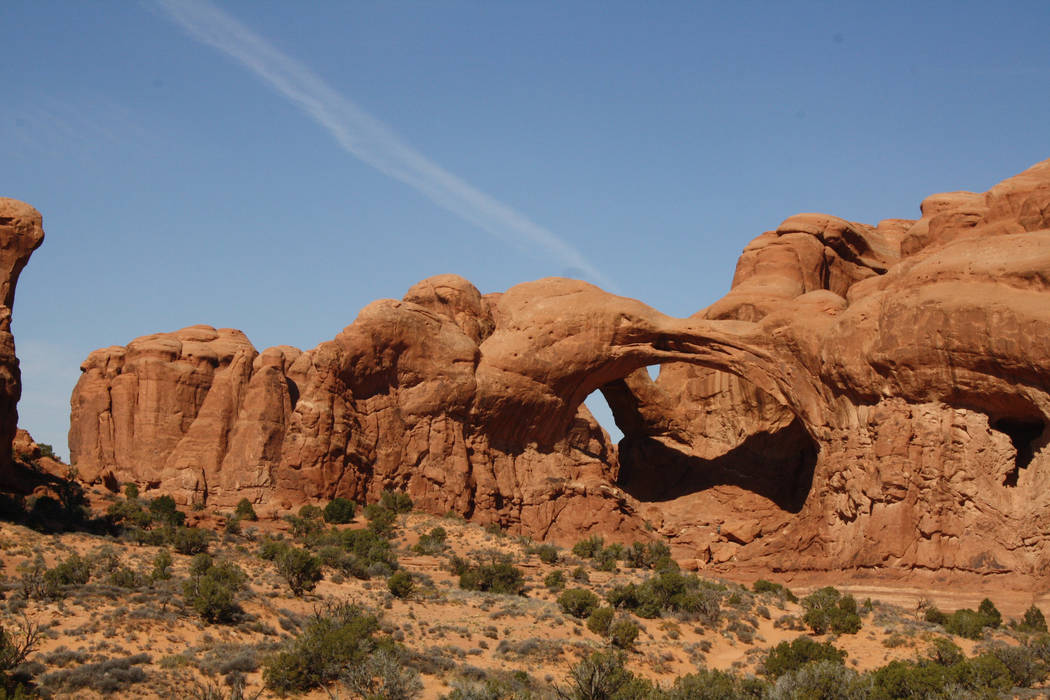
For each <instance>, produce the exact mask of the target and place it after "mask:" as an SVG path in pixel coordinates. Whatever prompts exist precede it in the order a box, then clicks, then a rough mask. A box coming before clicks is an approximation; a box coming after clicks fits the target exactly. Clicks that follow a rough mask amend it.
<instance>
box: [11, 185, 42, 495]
mask: <svg viewBox="0 0 1050 700" xmlns="http://www.w3.org/2000/svg"><path fill="white" fill-rule="evenodd" d="M43 242H44V229H43V228H42V226H41V217H40V212H38V211H37V210H36V209H34V208H33V207H31V206H29V205H28V204H24V203H22V202H19V201H17V200H15V199H8V198H7V197H0V482H6V481H9V477H10V476H11V474H10V469H11V465H12V462H11V454H12V453H11V443H12V441H13V440H14V437H15V431H16V430H17V429H18V399H19V398H21V396H22V373H21V372H20V371H19V369H18V358H17V357H16V356H15V339H14V336H13V335H11V308H12V307H13V306H14V303H15V285H17V284H18V276H19V275H20V274H21V272H22V269H23V268H24V267H25V266H26V263H27V262H29V256H30V255H32V254H33V251H34V250H36V249H37V248H39V247H40V244H41V243H43ZM5 485H6V484H5Z"/></svg>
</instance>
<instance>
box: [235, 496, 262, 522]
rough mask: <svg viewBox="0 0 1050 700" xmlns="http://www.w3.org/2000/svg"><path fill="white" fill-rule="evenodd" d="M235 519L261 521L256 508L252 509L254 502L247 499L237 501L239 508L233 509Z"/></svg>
mask: <svg viewBox="0 0 1050 700" xmlns="http://www.w3.org/2000/svg"><path fill="white" fill-rule="evenodd" d="M233 517H235V518H238V519H239V520H251V521H253V522H254V521H256V520H258V519H259V516H258V515H256V514H255V508H253V507H252V502H251V501H249V500H248V499H247V498H242V499H241V500H239V501H237V507H236V508H234V509H233Z"/></svg>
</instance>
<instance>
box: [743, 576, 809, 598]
mask: <svg viewBox="0 0 1050 700" xmlns="http://www.w3.org/2000/svg"><path fill="white" fill-rule="evenodd" d="M751 590H753V591H754V592H755V593H772V594H773V595H775V596H777V597H778V598H783V599H784V600H789V601H791V602H792V603H797V602H798V597H797V596H796V595H795V594H794V593H792V592H791V589H789V588H788V587H787V586H785V585H784V584H782V583H773V582H772V581H767V580H765V579H764V578H760V579H758V580H757V581H755V582H754V583H753V584H752V585H751Z"/></svg>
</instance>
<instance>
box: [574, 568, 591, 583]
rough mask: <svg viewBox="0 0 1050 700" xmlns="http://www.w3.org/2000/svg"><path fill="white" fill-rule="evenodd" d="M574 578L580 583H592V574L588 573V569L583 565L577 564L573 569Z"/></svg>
mask: <svg viewBox="0 0 1050 700" xmlns="http://www.w3.org/2000/svg"><path fill="white" fill-rule="evenodd" d="M572 580H573V581H577V582H579V583H590V582H591V575H590V574H588V573H587V569H585V568H583V567H582V566H577V567H576V568H575V569H573V570H572Z"/></svg>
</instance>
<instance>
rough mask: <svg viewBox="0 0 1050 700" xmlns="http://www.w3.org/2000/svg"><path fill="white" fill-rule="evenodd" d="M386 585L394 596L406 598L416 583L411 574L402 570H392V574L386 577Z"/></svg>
mask: <svg viewBox="0 0 1050 700" xmlns="http://www.w3.org/2000/svg"><path fill="white" fill-rule="evenodd" d="M386 586H387V588H388V589H389V590H390V592H391V593H392V594H393V595H394V596H395V597H397V598H407V597H408V596H410V595H412V591H413V589H415V587H416V584H415V581H414V580H413V579H412V574H410V573H408V572H407V571H404V570H402V571H396V572H394V575H393V576H391V577H390V578H388V579H387V581H386Z"/></svg>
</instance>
